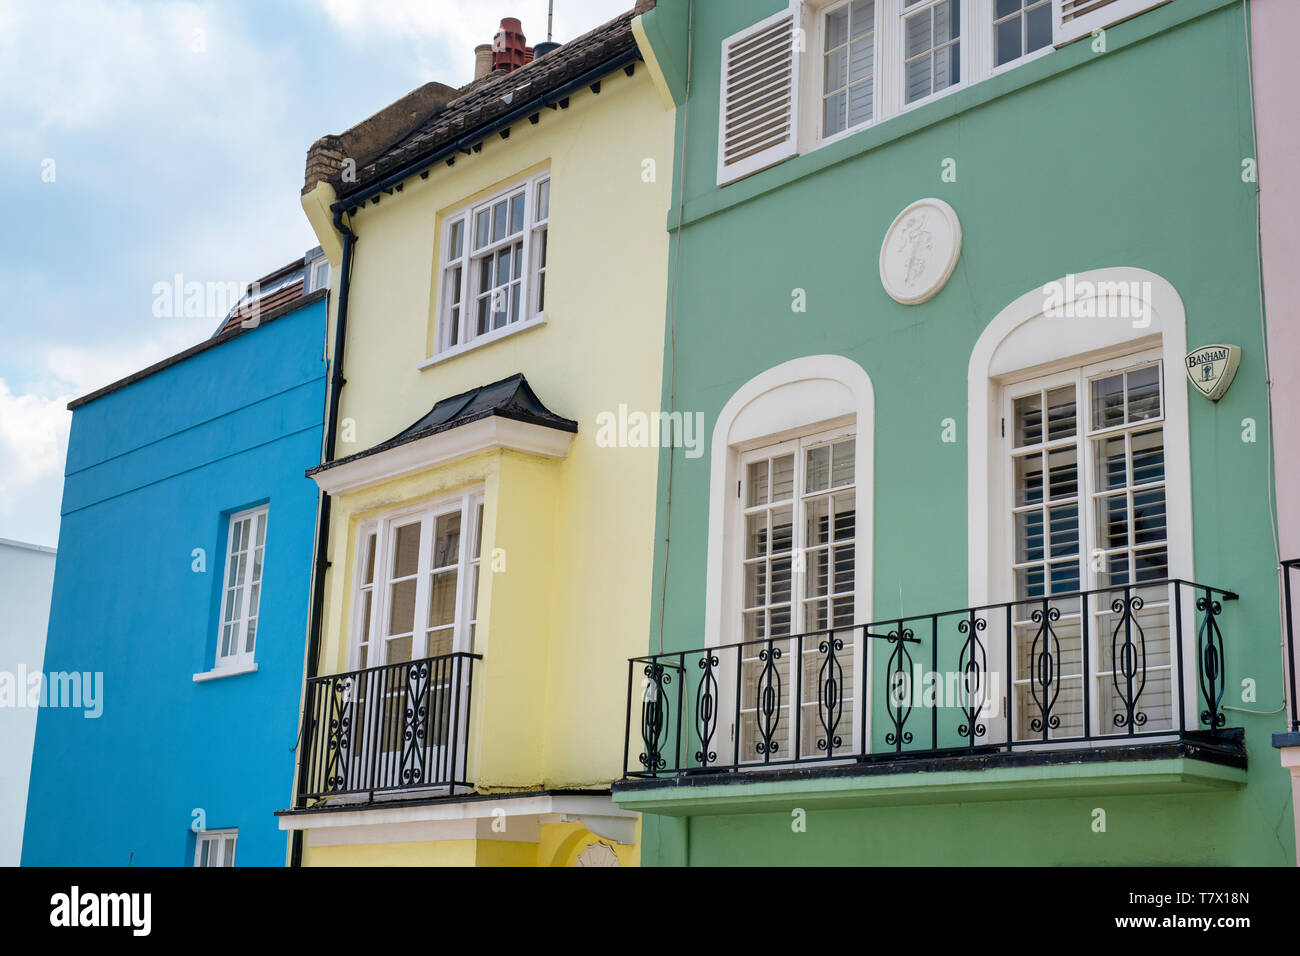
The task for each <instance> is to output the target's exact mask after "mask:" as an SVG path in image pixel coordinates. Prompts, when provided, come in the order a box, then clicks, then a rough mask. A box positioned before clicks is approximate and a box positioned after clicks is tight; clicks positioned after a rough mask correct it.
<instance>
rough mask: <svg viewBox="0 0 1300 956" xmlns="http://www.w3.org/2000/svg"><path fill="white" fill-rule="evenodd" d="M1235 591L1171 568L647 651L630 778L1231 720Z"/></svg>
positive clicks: (1181, 731) (1190, 728) (631, 717)
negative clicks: (1062, 589) (824, 626)
mask: <svg viewBox="0 0 1300 956" xmlns="http://www.w3.org/2000/svg"><path fill="white" fill-rule="evenodd" d="M1236 598H1237V595H1236V594H1234V593H1233V592H1231V591H1225V590H1223V589H1221V588H1215V587H1209V586H1207V585H1201V584H1194V583H1192V582H1190V581H1183V580H1176V579H1169V580H1160V581H1151V582H1143V583H1140V584H1132V585H1126V586H1117V587H1111V588H1103V589H1098V590H1093V591H1073V592H1070V593H1063V594H1050V595H1044V596H1041V597H1038V596H1035V597H1033V598H1031V599H1028V600H1023V601H1012V602H1006V603H1002V604H993V605H986V606H983V607H971V608H962V609H959V610H953V611H944V612H940V613H935V614H924V615H917V616H912V617H902V618H895V619H892V620H886V621H877V622H874V623H870V624H861V625H854V626H852V627H840V628H832V629H828V630H822V631H816V632H813V633H807V634H801V635H790V636H786V635H781V636H776V635H771V636H768V637H766V638H763V639H760V640H752V641H746V642H743V643H738V644H728V645H723V646H717V647H703V648H697V649H695V650H689V651H675V652H672V653H664V654H653V655H648V656H644V657H636V658H633V659H631V660H630V661H629V662H628V707H627V727H626V745H625V750H624V763H623V765H624V776H625V778H648V777H660V776H678V775H682V774H694V773H712V772H721V771H728V770H732V771H734V770H744V769H750V768H754V767H790V766H793V765H806V764H811V763H824V762H837V761H845V762H851V761H855V760H856V761H859V762H875V761H881V760H894V759H902V758H908V757H914V756H926V755H937V754H949V753H962V752H971V751H988V750H1006V749H1021V748H1026V749H1028V748H1036V747H1058V746H1059V747H1067V746H1105V745H1111V744H1115V743H1131V742H1136V741H1139V740H1143V741H1146V740H1157V739H1159V738H1166V739H1174V738H1177V737H1181V736H1182V735H1185V734H1188V733H1190V732H1197V731H1202V732H1204V731H1210V732H1213V731H1218V730H1220V729H1222V728H1223V727H1224V725H1225V724H1226V722H1227V721H1226V715H1225V713H1224V708H1223V695H1224V690H1225V687H1226V675H1225V673H1224V657H1225V655H1224V643H1223V634H1222V631H1221V629H1220V625H1219V619H1220V616H1221V615H1222V614H1223V603H1224V602H1226V601H1233V600H1236Z"/></svg>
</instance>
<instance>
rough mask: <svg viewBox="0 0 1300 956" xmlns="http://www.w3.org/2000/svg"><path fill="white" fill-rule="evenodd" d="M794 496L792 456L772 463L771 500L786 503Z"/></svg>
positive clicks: (777, 459)
mask: <svg viewBox="0 0 1300 956" xmlns="http://www.w3.org/2000/svg"><path fill="white" fill-rule="evenodd" d="M793 494H794V455H784V456H782V457H781V458H776V459H773V461H772V500H773V501H788V500H789V498H790V496H791V495H793Z"/></svg>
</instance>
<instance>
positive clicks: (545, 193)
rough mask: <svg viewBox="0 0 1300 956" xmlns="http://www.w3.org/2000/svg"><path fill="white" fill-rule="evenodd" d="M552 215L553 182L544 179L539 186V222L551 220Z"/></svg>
mask: <svg viewBox="0 0 1300 956" xmlns="http://www.w3.org/2000/svg"><path fill="white" fill-rule="evenodd" d="M550 215H551V181H550V180H549V179H543V180H542V181H541V182H540V183H538V184H537V221H538V222H541V221H542V220H543V219H547V218H549V217H550Z"/></svg>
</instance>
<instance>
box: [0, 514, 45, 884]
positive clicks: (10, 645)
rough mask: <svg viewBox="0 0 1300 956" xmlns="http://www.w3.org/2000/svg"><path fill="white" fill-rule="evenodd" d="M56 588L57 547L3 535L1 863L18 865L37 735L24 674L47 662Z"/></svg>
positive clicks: (0, 548) (0, 593)
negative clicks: (47, 636)
mask: <svg viewBox="0 0 1300 956" xmlns="http://www.w3.org/2000/svg"><path fill="white" fill-rule="evenodd" d="M53 587H54V549H53V548H45V547H42V546H40V545H36V544H23V543H22V542H20V541H9V540H7V539H4V538H0V608H4V612H3V614H0V767H3V768H4V771H3V772H0V866H17V865H18V862H19V859H20V857H21V854H22V848H23V824H24V821H25V819H26V815H27V781H28V778H29V777H30V776H31V769H32V744H33V742H34V741H35V739H36V708H34V707H28V706H26V697H27V694H26V680H25V677H24V675H27V674H33V673H39V672H40V671H41V669H42V665H43V662H44V660H45V628H46V625H47V624H48V623H49V619H50V592H51V591H52V589H53ZM5 684H8V685H9V686H8V688H7V689H6V688H5V687H4V685H5Z"/></svg>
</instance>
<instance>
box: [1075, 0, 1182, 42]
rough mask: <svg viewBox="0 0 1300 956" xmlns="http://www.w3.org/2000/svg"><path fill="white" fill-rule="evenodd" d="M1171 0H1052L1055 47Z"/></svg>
mask: <svg viewBox="0 0 1300 956" xmlns="http://www.w3.org/2000/svg"><path fill="white" fill-rule="evenodd" d="M1169 2H1170V0H1053V3H1052V5H1053V7H1054V8H1055V13H1056V36H1055V41H1056V44H1057V46H1060V45H1061V44H1062V43H1069V42H1070V41H1071V40H1077V39H1079V37H1085V36H1090V35H1091V34H1092V32H1093V31H1094V30H1104V29H1105V28H1107V27H1111V26H1114V25H1115V24H1116V23H1119V22H1120V21H1121V20H1127V19H1129V18H1130V17H1135V16H1137V15H1138V14H1139V13H1145V12H1146V11H1147V10H1151V9H1153V8H1155V7H1159V6H1163V5H1164V4H1166V3H1169Z"/></svg>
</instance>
